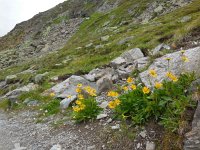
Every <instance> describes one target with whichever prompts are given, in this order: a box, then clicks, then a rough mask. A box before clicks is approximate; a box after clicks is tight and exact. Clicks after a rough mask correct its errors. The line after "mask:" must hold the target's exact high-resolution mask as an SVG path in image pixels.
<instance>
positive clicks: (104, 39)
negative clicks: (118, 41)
mask: <svg viewBox="0 0 200 150" xmlns="http://www.w3.org/2000/svg"><path fill="white" fill-rule="evenodd" d="M109 38H110V36H109V35H106V36H103V37H101V41H103V42H107V41H108V39H109Z"/></svg>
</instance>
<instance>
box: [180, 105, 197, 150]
mask: <svg viewBox="0 0 200 150" xmlns="http://www.w3.org/2000/svg"><path fill="white" fill-rule="evenodd" d="M199 131H200V102H198V105H197V109H196V112H195V114H194V118H193V121H192V130H191V131H190V132H188V133H186V135H185V140H184V150H199V148H200V132H199Z"/></svg>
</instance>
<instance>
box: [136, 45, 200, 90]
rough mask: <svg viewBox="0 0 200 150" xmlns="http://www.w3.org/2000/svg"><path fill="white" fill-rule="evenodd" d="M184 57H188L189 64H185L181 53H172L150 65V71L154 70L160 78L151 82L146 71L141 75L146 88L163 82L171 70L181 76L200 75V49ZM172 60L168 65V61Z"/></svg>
mask: <svg viewBox="0 0 200 150" xmlns="http://www.w3.org/2000/svg"><path fill="white" fill-rule="evenodd" d="M184 55H185V56H186V57H188V59H189V62H183V60H182V56H181V52H180V51H178V52H175V53H170V54H167V55H164V56H163V57H160V58H157V59H155V60H154V62H153V64H152V65H150V67H149V68H148V70H150V69H154V70H155V71H156V72H157V74H158V76H157V78H155V79H153V78H151V80H149V71H148V70H147V71H144V72H142V73H140V75H139V76H140V78H141V80H142V82H143V83H144V84H145V85H146V86H150V85H153V84H154V82H155V80H156V81H159V82H160V81H162V80H164V79H165V78H166V72H167V71H168V70H170V71H171V72H172V73H174V74H175V75H180V74H181V73H182V72H195V74H196V75H197V76H199V74H200V68H199V66H200V59H199V56H200V47H196V48H192V49H188V50H186V51H185V53H184ZM166 58H170V59H171V60H170V61H169V65H168V60H166Z"/></svg>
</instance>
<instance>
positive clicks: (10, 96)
mask: <svg viewBox="0 0 200 150" xmlns="http://www.w3.org/2000/svg"><path fill="white" fill-rule="evenodd" d="M37 87H38V85H37V84H33V83H29V84H28V85H26V86H23V87H21V88H18V89H15V90H13V91H10V92H8V93H7V94H6V95H5V96H4V97H3V98H6V99H9V100H10V101H12V102H15V101H17V98H18V97H19V96H20V95H21V94H22V93H25V92H30V91H32V90H35V89H36V88H37Z"/></svg>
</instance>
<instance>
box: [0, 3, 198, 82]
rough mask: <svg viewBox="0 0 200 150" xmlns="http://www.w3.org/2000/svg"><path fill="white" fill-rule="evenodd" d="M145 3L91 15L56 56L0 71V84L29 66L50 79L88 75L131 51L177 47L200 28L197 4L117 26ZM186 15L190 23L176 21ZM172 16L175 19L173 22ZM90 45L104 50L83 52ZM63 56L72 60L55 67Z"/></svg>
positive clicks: (51, 55)
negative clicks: (145, 21) (104, 39)
mask: <svg viewBox="0 0 200 150" xmlns="http://www.w3.org/2000/svg"><path fill="white" fill-rule="evenodd" d="M147 2H149V1H147V0H145V1H142V2H141V1H139V0H133V1H123V3H121V4H120V5H119V7H117V8H116V9H114V10H112V11H111V12H108V13H94V14H92V15H91V17H90V19H89V20H85V21H84V22H83V23H82V24H81V26H80V28H79V30H78V31H77V33H76V34H75V35H74V36H73V37H72V38H71V39H70V40H69V41H68V43H67V44H66V46H65V47H64V48H62V49H61V50H60V51H59V53H57V54H54V53H52V54H49V55H48V56H46V57H43V58H42V59H37V60H33V61H32V62H31V61H30V62H29V63H26V64H22V65H18V66H16V67H12V68H10V69H6V70H3V71H1V72H0V80H3V79H4V78H5V76H6V75H9V74H15V73H17V72H20V71H23V70H25V69H27V68H28V66H31V64H35V68H36V69H38V72H39V73H41V72H45V71H48V72H50V76H56V75H65V74H72V73H75V72H77V71H82V72H88V71H90V70H91V69H93V68H95V67H98V66H101V65H104V64H107V63H108V62H109V61H110V60H112V59H113V58H115V57H117V56H119V55H120V54H121V53H123V52H124V51H126V50H128V49H131V48H135V47H139V48H141V49H142V51H143V52H144V53H145V54H146V55H148V54H149V51H151V49H153V48H154V47H155V46H157V45H158V44H159V43H162V42H164V43H166V44H169V45H170V44H172V43H177V44H178V43H179V42H181V40H182V39H183V38H184V37H187V36H188V35H189V34H190V33H191V32H192V31H193V30H194V29H196V28H199V27H200V17H199V16H200V11H199V5H200V1H199V0H195V1H193V2H192V3H191V4H189V5H187V6H184V7H182V8H179V9H177V10H175V11H174V12H171V13H169V14H166V15H163V16H158V17H157V18H154V19H153V20H151V21H150V22H149V23H148V24H139V23H130V24H128V25H121V26H120V23H121V22H122V21H128V22H133V18H134V17H136V16H139V15H140V14H141V13H142V12H143V11H144V10H145V9H146V4H147ZM136 4H137V5H138V7H137V9H136V10H137V11H136V10H135V13H133V14H129V13H128V12H127V11H128V9H129V8H134V6H135V5H136ZM87 7H89V5H88V6H87ZM136 12H137V13H136ZM186 15H189V16H191V17H192V19H191V20H190V21H189V22H185V23H180V22H179V20H181V18H182V17H184V16H186ZM174 16H176V19H174ZM111 18H112V19H111ZM108 21H109V24H108V26H109V27H114V26H116V27H118V29H117V30H118V32H113V31H108V30H103V27H102V26H103V25H104V23H105V22H108ZM105 35H110V39H109V41H108V42H102V41H101V40H100V37H101V36H105ZM129 36H134V38H133V39H132V40H130V41H129V42H128V43H129V44H130V46H129V47H128V46H127V44H124V45H117V43H118V42H119V41H120V40H122V39H123V38H126V37H129ZM89 43H93V44H94V46H95V45H100V44H104V48H102V49H98V50H95V48H94V47H91V48H85V45H87V44H89ZM107 44H108V45H107ZM77 47H82V49H79V50H77V49H76V48H77ZM66 56H70V57H72V58H73V59H72V60H71V61H70V62H69V63H67V64H63V65H61V66H60V67H56V66H55V64H58V63H61V62H62V61H63V60H65V58H66Z"/></svg>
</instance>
